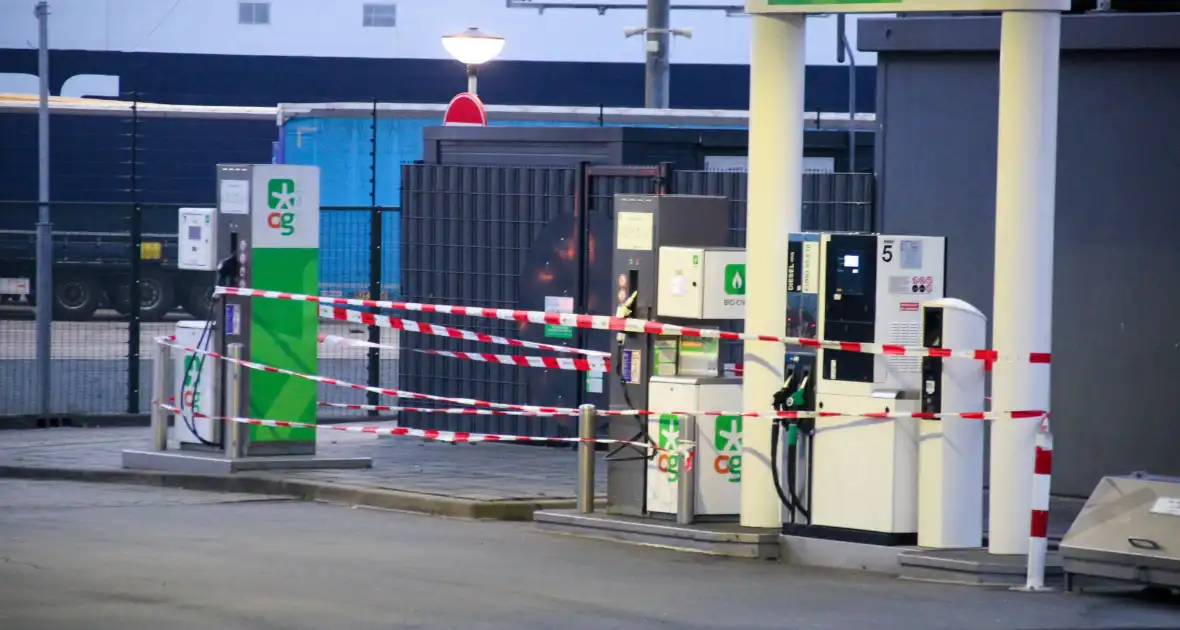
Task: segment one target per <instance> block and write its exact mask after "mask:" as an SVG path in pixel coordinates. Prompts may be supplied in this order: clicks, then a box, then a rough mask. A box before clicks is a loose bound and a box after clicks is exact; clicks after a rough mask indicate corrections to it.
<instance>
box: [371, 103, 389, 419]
mask: <svg viewBox="0 0 1180 630" xmlns="http://www.w3.org/2000/svg"><path fill="white" fill-rule="evenodd" d="M381 219H382V217H381V210H380V209H379V208H377V99H375V98H374V99H373V112H372V117H371V122H370V131H369V299H371V300H383V299H385V298H384V297H382V296H381V259H382V256H381V240H382V238H381V237H382V235H383V233H384V229H385V228H384V225H383V222H382V220H381ZM373 312H374V313H380V309H376V308H375V309H373ZM369 343H374V344H378V343H381V329H380V328H378V327H376V326H369ZM368 358H369V387H379V386H380V385H381V349H380V348H377V347H370V348H369V357H368ZM367 398H368V402H369V404H370V405H376V404H378V403H379V402H380V400H379V399H378V398H377V393H376V392H368V396H367ZM368 415H370V416H376V415H377V412H376V411H370V412H369V414H368Z"/></svg>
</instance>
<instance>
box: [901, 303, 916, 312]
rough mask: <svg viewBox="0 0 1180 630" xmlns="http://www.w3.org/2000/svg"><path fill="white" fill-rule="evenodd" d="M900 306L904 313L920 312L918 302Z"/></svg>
mask: <svg viewBox="0 0 1180 630" xmlns="http://www.w3.org/2000/svg"><path fill="white" fill-rule="evenodd" d="M900 306H901V312H903V313H913V312H915V311H917V310H918V303H917V302H902V303H901V304H900Z"/></svg>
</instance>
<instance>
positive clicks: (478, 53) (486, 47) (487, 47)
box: [442, 26, 504, 94]
mask: <svg viewBox="0 0 1180 630" xmlns="http://www.w3.org/2000/svg"><path fill="white" fill-rule="evenodd" d="M442 45H443V48H446V49H447V52H448V53H450V55H451V56H452V57H454V58H455V59H457V60H459V63H462V64H464V65H465V66H467V91H468V92H470V93H472V94H475V87H476V85H475V84H476V73H477V72H476V71H477V70H478V68H479V66H480V65H482V64H485V63H487V62H489V61H491V60H492V59H495V58H496V55H499V54H500V51H501V50H504V38H503V37H498V36H496V35H489V34H487V33H485V32H483V31H481V30H479V29H478V28H475V27H474V26H473V27H471V28H469V29H467V30H465V31H463V32H462V33H456V34H454V35H443V38H442Z"/></svg>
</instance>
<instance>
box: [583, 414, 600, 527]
mask: <svg viewBox="0 0 1180 630" xmlns="http://www.w3.org/2000/svg"><path fill="white" fill-rule="evenodd" d="M597 435H598V412H597V411H596V410H595V409H594V405H582V406H581V407H579V408H578V437H580V438H582V441H581V442H580V443H579V444H578V512H579V513H581V514H590V513H592V512H593V511H594V458H595V455H594V445H595V443H594V442H592V441H591V440H593V439H594V438H595V437H597Z"/></svg>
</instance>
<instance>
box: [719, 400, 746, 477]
mask: <svg viewBox="0 0 1180 630" xmlns="http://www.w3.org/2000/svg"><path fill="white" fill-rule="evenodd" d="M715 427H716V428H715V429H714V430H713V443H714V444H716V446H717V459H715V460H713V470H714V471H715V472H716V473H717V474H719V475H728V476H729V479H728V480H727V481H729V482H730V483H741V481H742V417H741V416H720V417H719V418H717V424H716V425H715Z"/></svg>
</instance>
